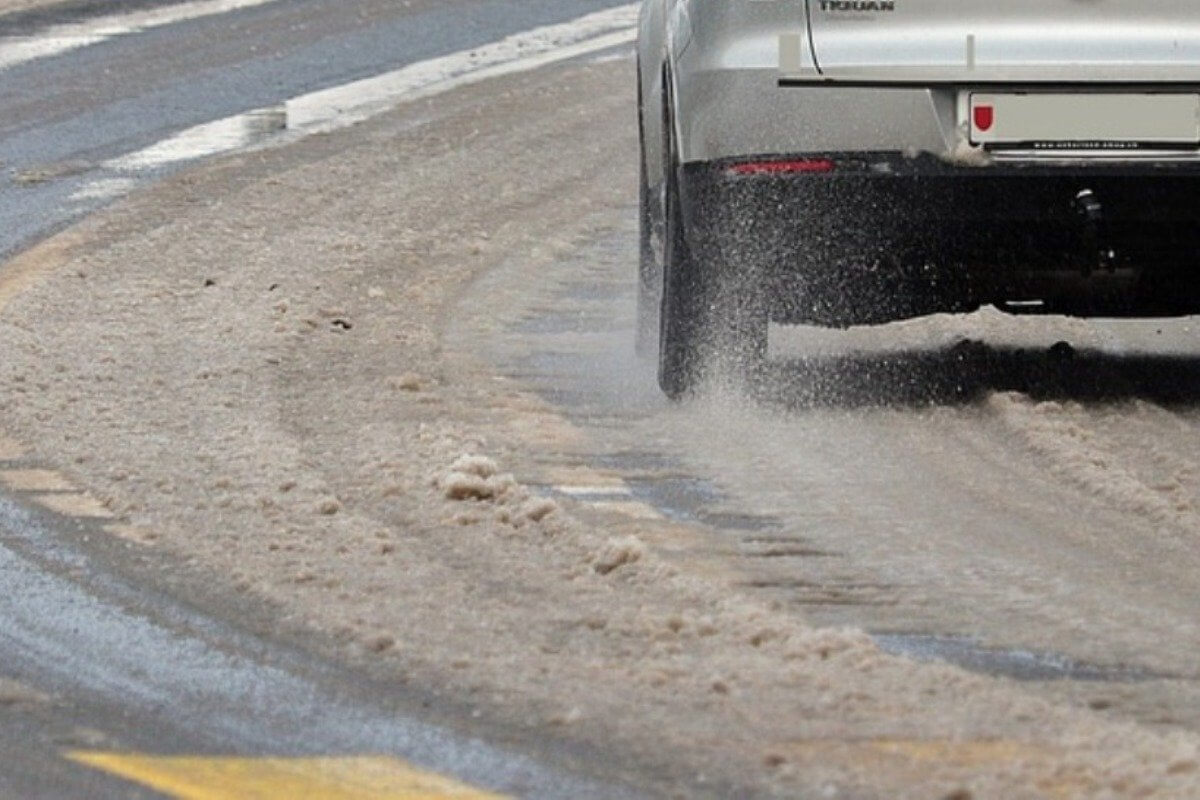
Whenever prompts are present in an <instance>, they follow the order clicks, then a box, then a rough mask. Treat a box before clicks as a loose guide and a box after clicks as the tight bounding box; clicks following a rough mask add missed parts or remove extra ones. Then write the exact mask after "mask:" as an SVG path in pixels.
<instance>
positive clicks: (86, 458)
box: [0, 61, 1200, 800]
mask: <svg viewBox="0 0 1200 800" xmlns="http://www.w3.org/2000/svg"><path fill="white" fill-rule="evenodd" d="M631 71H632V70H631V65H630V63H629V62H628V61H617V62H608V63H603V64H595V65H570V66H564V67H559V68H554V69H548V70H544V71H541V72H539V73H537V74H534V75H530V76H523V77H518V78H513V79H508V80H505V81H501V82H493V83H489V84H486V85H481V86H477V87H473V88H469V89H466V90H463V91H460V92H457V93H455V94H454V95H453V96H446V97H441V98H438V99H436V100H431V101H426V102H421V103H417V104H413V105H411V106H410V107H408V108H405V109H402V110H401V111H399V112H397V113H395V114H393V115H390V116H388V117H386V118H382V119H380V120H377V121H375V122H372V123H370V124H366V125H362V126H360V127H358V128H355V129H353V130H351V131H348V132H344V133H341V134H338V135H336V136H330V137H316V138H314V139H311V140H308V141H306V142H303V143H301V144H299V145H296V146H293V147H291V148H289V149H287V150H282V151H271V152H265V153H258V154H250V155H243V156H239V157H236V158H233V159H229V160H226V161H223V162H221V163H219V164H217V165H215V166H212V167H209V168H205V169H201V170H196V171H193V172H191V173H188V174H186V175H182V176H179V177H175V178H172V179H169V180H167V181H166V182H165V183H163V184H162V185H160V186H158V187H156V188H154V189H152V190H150V191H148V192H146V193H144V194H141V195H138V196H136V197H134V198H132V199H130V200H129V201H127V202H125V203H124V204H122V205H121V206H120V207H118V208H116V209H114V210H113V211H111V212H108V213H105V214H103V215H100V216H98V217H96V218H93V219H92V220H89V221H88V222H86V223H84V224H83V225H82V226H81V228H79V229H77V230H76V231H75V232H74V233H73V234H72V236H81V237H83V239H84V241H85V244H83V245H77V246H76V247H75V248H74V251H73V255H72V256H71V257H70V259H69V260H68V262H67V263H65V264H64V265H63V267H62V269H60V270H58V271H56V272H55V274H54V275H53V276H51V277H50V278H49V279H48V280H46V281H45V282H43V283H41V284H40V285H38V286H36V287H34V288H32V289H31V290H29V291H27V292H26V293H24V294H23V295H21V296H20V297H18V298H17V299H16V300H14V301H13V302H12V303H11V304H10V305H9V306H8V307H7V309H6V310H5V311H4V312H3V314H2V315H0V348H2V350H3V352H4V353H5V354H6V358H5V361H4V363H3V364H2V365H0V427H3V428H5V429H7V430H8V431H10V432H11V433H12V434H13V435H14V436H15V437H17V438H19V439H21V440H23V441H25V442H27V443H28V444H30V445H31V446H32V448H33V451H34V455H35V456H36V457H37V458H39V459H41V460H43V461H45V462H47V463H51V464H57V465H62V466H63V467H64V469H66V470H67V471H68V472H69V473H71V475H72V477H74V478H75V479H76V480H78V481H79V482H80V483H82V484H83V485H86V486H88V487H90V488H91V489H92V491H93V492H94V493H95V494H97V495H98V496H99V497H101V498H102V499H103V501H104V502H105V503H106V504H107V505H108V507H110V508H111V509H113V511H114V512H115V513H116V514H118V515H119V516H121V517H122V518H123V519H124V520H125V521H127V522H128V523H129V524H130V525H132V526H134V527H135V528H138V529H141V530H143V531H146V532H149V533H152V534H153V536H154V541H155V542H157V544H156V545H155V546H156V547H158V548H161V549H162V550H164V551H165V552H167V553H169V554H170V555H171V557H172V558H174V559H177V561H178V562H179V564H180V569H183V570H187V571H190V572H192V573H194V574H196V575H202V576H205V577H206V579H207V580H208V581H210V582H212V583H214V584H215V585H218V586H222V587H227V589H226V590H227V591H228V593H229V596H230V597H231V599H230V601H229V604H228V608H227V610H226V612H227V613H228V614H229V615H230V616H236V614H237V609H238V608H239V607H242V606H247V605H253V606H255V607H261V606H266V607H268V608H271V609H275V610H276V613H277V623H278V625H279V629H280V632H281V633H283V634H291V635H300V634H303V632H305V631H314V632H318V633H319V634H320V637H321V638H320V641H329V642H332V643H334V644H333V645H332V646H334V647H335V648H336V650H337V655H338V656H339V657H341V658H346V659H349V660H351V661H354V662H357V663H361V664H365V665H369V666H370V668H372V669H376V670H381V671H383V672H384V673H385V674H388V675H391V676H393V677H394V679H395V680H396V681H397V682H406V683H410V684H413V685H419V686H422V687H431V688H434V689H436V690H437V691H438V692H441V693H444V694H446V695H447V696H451V697H454V698H457V699H458V700H459V701H460V702H463V703H467V704H470V705H471V706H472V707H474V708H475V709H476V710H477V713H478V715H479V716H480V717H482V718H483V719H485V720H491V721H495V722H498V723H501V724H503V725H505V726H508V727H511V728H515V729H520V730H525V731H528V732H531V733H532V735H535V736H546V737H551V738H562V739H565V740H568V741H571V742H575V743H577V744H579V745H580V746H581V747H585V748H586V747H592V748H594V749H595V751H596V752H597V753H598V754H599V756H598V759H597V760H603V761H606V762H607V763H609V764H610V765H612V764H617V765H621V766H622V767H623V768H626V769H628V770H629V771H632V772H633V773H634V774H635V775H639V776H646V779H647V780H649V781H650V783H649V785H650V787H651V788H652V789H653V790H654V791H655V792H657V793H660V794H662V795H664V796H686V797H702V796H750V795H761V796H778V797H797V796H822V797H888V798H940V797H946V798H949V797H955V798H959V800H961V799H962V798H968V797H995V798H1014V797H1134V796H1137V797H1179V798H1183V797H1195V796H1198V795H1200V738H1198V737H1196V736H1194V735H1191V734H1186V733H1164V732H1161V731H1156V730H1150V729H1148V728H1144V727H1139V726H1135V725H1132V724H1124V723H1118V722H1113V721H1110V720H1106V719H1104V718H1102V717H1101V716H1099V715H1096V714H1091V713H1088V712H1086V711H1080V710H1076V709H1073V708H1068V707H1065V706H1058V705H1054V704H1052V703H1049V702H1047V701H1045V700H1043V699H1038V698H1035V697H1032V696H1030V695H1028V694H1026V693H1025V692H1023V691H1022V690H1021V689H1020V687H1018V686H1017V685H1015V684H1012V683H1008V682H1005V681H1001V680H993V679H989V678H984V677H979V676H975V675H970V674H967V673H965V672H962V671H960V670H957V669H954V668H951V667H946V666H937V665H917V664H914V663H912V662H909V661H907V660H904V659H900V658H895V657H891V656H887V655H885V654H883V653H881V652H880V651H878V650H877V649H876V647H875V646H874V645H873V644H872V643H871V641H870V640H869V639H868V638H867V637H866V636H865V635H864V634H862V633H859V632H855V631H839V630H823V629H817V628H814V627H812V626H810V625H808V624H807V623H806V622H805V621H804V620H803V619H802V618H799V617H798V616H796V615H795V614H794V613H793V612H791V611H789V610H786V609H781V608H774V607H771V606H766V605H761V604H758V603H754V602H751V601H750V600H749V599H747V598H745V597H743V596H742V595H741V593H740V592H739V591H738V589H737V588H736V587H735V586H734V583H735V581H734V580H733V579H734V577H735V576H733V575H731V574H726V573H724V572H721V571H719V570H718V571H711V572H699V571H692V570H689V569H688V568H687V565H686V562H681V561H679V560H678V559H674V558H672V557H671V553H672V551H673V550H679V549H689V548H691V549H703V548H705V547H709V548H712V546H713V544H712V543H711V542H707V541H706V540H705V538H704V537H705V534H704V532H703V531H699V530H692V529H688V528H686V527H682V526H674V525H668V524H665V523H657V522H640V521H637V520H635V519H631V518H629V517H621V516H618V515H613V516H611V517H609V516H604V515H602V514H597V513H595V512H589V511H586V510H584V509H582V508H576V507H573V506H570V505H567V506H559V505H558V504H555V503H552V502H551V501H548V500H547V499H545V498H543V497H542V496H541V495H540V494H539V493H538V492H536V491H534V490H532V489H531V488H529V487H527V486H524V485H523V481H522V480H521V478H522V477H523V472H524V470H525V468H526V465H527V464H528V463H529V462H530V459H531V454H532V453H534V452H535V451H538V452H541V453H545V452H553V453H558V454H561V455H562V456H563V458H564V461H570V456H571V454H572V453H576V452H582V451H585V450H586V447H587V443H586V442H585V441H582V440H581V437H582V434H581V433H580V432H579V431H578V430H576V429H574V428H572V427H571V426H570V425H569V424H567V423H566V422H564V421H563V420H562V419H561V418H559V417H558V416H557V415H556V414H555V413H554V412H553V410H552V409H550V408H549V407H547V406H546V404H545V403H543V402H542V401H540V400H538V399H537V398H536V397H535V396H533V395H531V394H529V393H527V392H525V391H524V390H523V389H522V387H521V386H519V385H517V384H515V383H514V382H512V381H508V380H503V379H500V378H499V377H498V376H497V375H495V374H492V373H491V372H489V370H488V365H487V364H486V363H480V364H477V365H475V366H474V367H472V368H471V369H465V370H464V369H461V368H459V367H461V360H456V361H455V362H454V363H455V365H456V368H455V369H449V368H448V366H447V364H448V362H447V360H446V359H445V358H444V354H443V352H442V347H441V338H442V333H443V329H442V328H443V325H444V324H445V319H446V316H445V314H446V309H447V307H448V306H449V305H451V304H452V303H453V302H454V301H455V300H456V299H457V298H459V297H460V296H461V295H462V293H463V291H464V289H465V288H466V287H467V286H469V285H470V284H471V282H472V281H474V280H476V279H477V278H478V277H479V276H481V275H483V274H485V273H486V272H487V271H488V270H489V269H491V268H494V267H495V266H496V265H498V264H500V263H502V262H503V261H504V260H506V259H514V258H519V259H527V260H529V261H530V262H531V263H534V264H536V263H538V262H539V261H548V260H552V259H555V258H557V257H559V256H560V255H561V254H563V253H568V252H570V251H571V250H572V249H573V248H575V247H576V245H577V243H579V242H581V241H585V240H587V239H588V238H589V237H591V236H594V235H595V234H596V233H597V232H598V231H601V230H604V229H606V228H609V227H612V226H613V225H614V224H615V223H616V222H619V221H621V220H623V219H625V218H626V217H627V216H628V215H629V214H631V213H633V212H632V211H631V209H632V203H631V198H632V197H633V195H634V177H635V170H634V164H635V161H634V153H635V152H636V149H635V147H636V143H635V140H634V131H633V125H632V119H633V108H632V97H631V91H630V88H631ZM630 254H631V255H630V258H631V264H632V258H633V249H632V245H631V250H630ZM631 270H632V266H631ZM996 402H998V403H1007V402H1009V401H1006V400H1004V399H1000V400H997V401H996Z"/></svg>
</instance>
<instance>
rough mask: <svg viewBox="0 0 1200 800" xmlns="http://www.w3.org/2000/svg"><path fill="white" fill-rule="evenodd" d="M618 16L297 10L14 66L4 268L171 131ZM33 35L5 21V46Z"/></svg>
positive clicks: (531, 5)
mask: <svg viewBox="0 0 1200 800" xmlns="http://www.w3.org/2000/svg"><path fill="white" fill-rule="evenodd" d="M615 5H618V3H616V2H611V1H608V2H605V1H604V0H561V1H560V2H551V0H532V2H516V1H515V0H486V1H485V2H480V1H479V0H473V1H470V2H454V3H445V2H429V1H428V0H417V1H416V2H412V3H405V4H397V3H394V2H387V1H386V0H375V1H374V2H370V1H369V0H361V1H360V0H355V1H354V2H330V1H329V0H322V1H316V0H287V2H279V3H269V4H266V5H262V6H257V7H253V8H248V9H245V10H242V11H237V12H232V13H229V14H221V15H216V16H213V17H208V18H204V19H197V20H192V21H187V22H183V23H180V24H178V25H171V26H166V27H162V28H157V29H153V30H148V31H145V32H142V33H139V34H137V35H135V36H123V37H116V38H114V39H111V40H109V41H106V42H102V43H99V44H96V45H93V46H91V47H86V48H82V49H80V50H77V51H74V52H71V53H68V54H65V55H63V56H60V57H57V58H50V59H44V60H38V61H33V62H29V63H27V64H21V65H17V66H15V67H12V68H10V69H8V70H5V71H4V72H3V73H0V104H2V105H3V108H4V109H5V113H4V116H3V119H2V120H0V167H2V168H3V170H4V172H5V173H6V174H7V177H8V178H9V180H6V181H3V182H0V257H3V256H5V255H9V254H11V253H13V252H14V251H16V250H18V249H20V248H21V247H22V245H26V244H28V243H30V242H32V241H35V240H36V239H38V238H40V237H42V236H44V235H45V234H46V233H48V232H49V231H52V230H54V229H56V228H58V227H62V226H63V225H65V224H67V223H68V222H69V221H71V220H73V219H78V218H79V217H81V216H83V215H85V214H86V213H88V212H89V211H92V210H94V209H95V208H97V207H98V206H99V205H101V204H102V203H103V202H104V201H103V200H99V201H96V200H87V199H84V200H72V199H71V198H72V195H74V194H75V193H77V192H78V191H79V190H80V189H81V188H82V187H84V186H85V185H86V184H87V183H88V182H89V181H90V180H92V179H93V178H94V177H95V176H96V172H97V170H98V168H99V167H100V165H101V164H102V163H103V162H104V161H106V160H108V159H112V158H114V157H117V156H120V155H123V154H126V153H130V152H133V151H136V150H138V149H140V148H142V147H145V146H146V145H149V144H151V143H153V142H156V141H159V140H161V139H162V138H164V136H166V135H168V134H170V133H173V132H176V131H179V130H183V129H185V128H188V127H191V126H193V125H197V124H200V123H204V122H208V121H211V120H215V119H221V118H224V117H228V116H231V115H233V114H236V113H239V112H243V111H247V110H250V109H255V108H261V107H265V106H272V105H276V104H278V103H281V102H282V101H284V100H286V99H288V98H291V97H295V96H297V95H300V94H305V93H308V92H311V91H314V90H317V89H323V88H327V87H331V86H337V85H341V84H344V83H348V82H350V81H353V80H356V79H359V78H364V77H369V76H373V75H377V74H380V73H383V72H386V71H389V70H394V69H396V68H398V67H401V66H404V65H406V64H411V63H414V62H418V61H423V60H426V59H430V58H433V57H436V56H440V55H444V54H447V53H453V52H458V51H462V50H468V49H470V48H472V47H477V46H479V45H481V44H485V43H487V42H492V41H496V40H498V39H501V38H503V37H504V36H506V35H509V34H512V33H516V32H519V31H523V30H527V29H529V28H532V27H535V26H539V25H546V24H551V23H556V22H563V21H565V20H570V19H573V18H575V17H578V16H580V15H582V14H584V13H587V12H588V11H593V10H597V9H600V8H605V7H610V6H615ZM35 19H36V18H35ZM29 27H30V17H28V16H25V15H22V16H19V17H17V18H16V20H15V21H14V22H11V23H9V26H8V27H7V28H6V27H5V22H4V21H3V20H0V36H4V35H21V34H28V32H29ZM38 173H42V174H47V173H48V174H53V175H55V176H56V177H57V179H56V180H52V181H42V180H37V179H36V178H32V176H35V175H37V174H38ZM22 176H28V177H25V178H24V179H23V178H22ZM154 177H155V175H153V174H150V175H146V176H143V178H144V179H153V178H154Z"/></svg>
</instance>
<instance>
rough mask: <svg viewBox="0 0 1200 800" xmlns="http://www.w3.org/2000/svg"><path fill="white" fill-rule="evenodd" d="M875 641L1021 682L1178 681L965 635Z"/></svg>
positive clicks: (892, 636) (885, 636) (889, 636)
mask: <svg viewBox="0 0 1200 800" xmlns="http://www.w3.org/2000/svg"><path fill="white" fill-rule="evenodd" d="M872 638H873V639H874V640H875V643H876V644H878V645H879V647H880V648H881V649H882V650H883V651H884V652H887V653H891V654H892V655H901V656H908V657H909V658H913V659H916V660H917V661H945V662H947V663H950V664H954V665H955V666H959V667H962V668H963V669H966V670H969V671H971V672H981V673H984V674H986V675H995V676H998V677H1004V678H1012V679H1014V680H1018V681H1065V680H1071V681H1090V682H1097V683H1137V682H1141V681H1150V680H1161V679H1171V678H1178V676H1172V675H1164V674H1160V673H1154V672H1150V671H1147V670H1143V669H1138V668H1137V667H1129V666H1122V665H1101V664H1087V663H1084V662H1079V661H1075V660H1073V659H1070V658H1068V657H1067V656H1064V655H1061V654H1058V653H1035V652H1031V651H1028V650H1018V649H1012V650H1006V649H1002V648H992V647H984V646H983V645H981V644H979V643H978V642H976V641H975V640H973V639H971V638H969V637H965V636H932V635H929V634H896V633H880V634H874V635H873V637H872Z"/></svg>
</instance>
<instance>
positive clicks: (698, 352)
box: [658, 148, 768, 400]
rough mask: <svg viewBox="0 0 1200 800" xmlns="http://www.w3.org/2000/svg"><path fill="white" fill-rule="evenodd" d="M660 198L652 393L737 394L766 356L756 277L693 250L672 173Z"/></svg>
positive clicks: (678, 396)
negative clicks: (705, 388) (659, 291)
mask: <svg viewBox="0 0 1200 800" xmlns="http://www.w3.org/2000/svg"><path fill="white" fill-rule="evenodd" d="M672 149H673V148H672ZM673 163H674V158H672V159H671V160H670V161H668V164H673ZM666 195H667V197H666V219H665V224H664V231H663V239H664V245H665V246H664V254H663V295H662V308H661V314H660V332H659V361H658V383H659V386H660V387H661V388H662V390H663V392H664V393H665V394H666V395H667V396H668V397H670V398H671V399H673V400H677V399H681V398H684V397H686V396H688V395H690V394H692V393H694V392H695V391H696V390H697V389H698V388H699V387H700V386H701V384H703V383H704V382H705V381H708V380H716V381H720V382H730V383H734V384H735V385H736V388H738V389H739V390H740V389H742V388H744V386H745V384H746V383H747V381H750V380H752V379H753V378H754V377H756V376H757V374H758V373H759V372H760V370H761V366H762V364H763V361H764V360H765V358H766V354H767V329H768V316H767V312H766V308H765V305H764V303H763V301H762V286H761V282H760V277H761V276H759V275H758V274H757V272H756V271H755V270H753V269H752V268H751V267H750V265H741V264H732V263H726V261H725V258H724V257H723V255H722V254H721V253H720V252H705V251H704V250H700V249H697V248H696V247H694V245H693V241H692V237H690V236H689V235H688V230H687V227H686V224H685V215H684V213H683V194H682V192H681V191H680V186H679V179H678V172H677V169H672V170H671V171H670V173H669V174H668V179H667V192H666Z"/></svg>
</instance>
